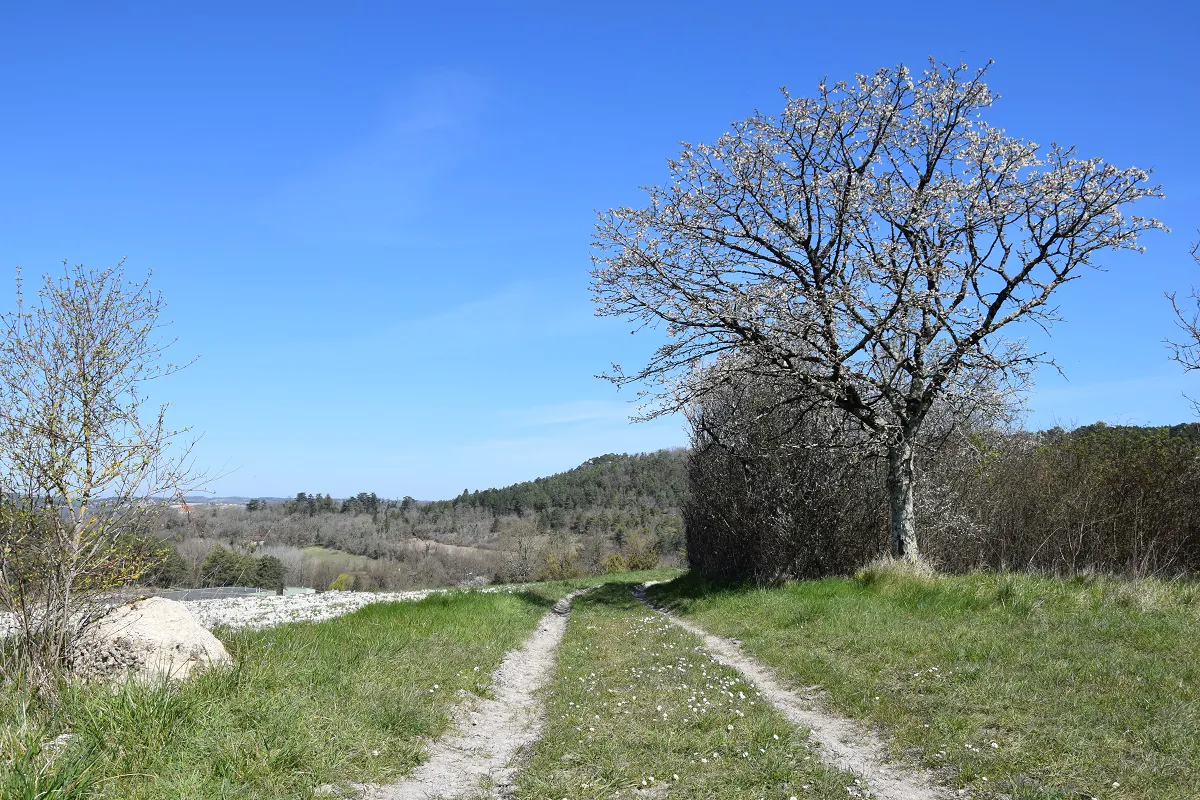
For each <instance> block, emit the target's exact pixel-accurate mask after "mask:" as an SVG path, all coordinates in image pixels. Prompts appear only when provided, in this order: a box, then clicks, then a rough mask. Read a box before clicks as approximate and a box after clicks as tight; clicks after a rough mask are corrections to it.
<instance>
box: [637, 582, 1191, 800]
mask: <svg viewBox="0 0 1200 800" xmlns="http://www.w3.org/2000/svg"><path fill="white" fill-rule="evenodd" d="M651 597H652V598H653V599H654V600H655V601H656V602H661V603H665V604H667V605H670V606H672V607H673V608H674V609H675V610H676V611H677V612H679V613H680V614H681V615H683V616H684V617H686V618H688V619H691V620H693V621H695V622H697V623H699V624H701V625H703V626H704V627H705V628H707V629H708V630H710V631H712V632H713V633H717V634H721V635H724V636H729V637H734V638H738V639H741V640H742V643H743V647H744V648H745V649H746V650H747V651H748V652H749V653H751V654H753V655H755V656H757V657H759V658H760V659H762V660H763V661H765V662H767V663H769V664H771V665H773V666H774V667H775V668H776V669H777V671H778V672H779V673H780V674H781V676H782V677H784V678H785V679H788V680H790V681H791V682H793V683H795V684H798V685H805V686H808V685H813V684H819V685H821V686H823V687H824V689H825V691H826V692H828V699H829V702H830V704H831V706H832V707H833V708H834V709H836V710H837V711H839V712H841V713H843V714H846V715H849V716H853V717H857V718H859V719H861V720H863V721H865V722H866V723H868V724H870V725H873V726H878V727H880V728H881V729H882V730H883V731H884V733H885V734H886V736H887V738H888V740H889V741H890V743H891V747H892V749H893V751H894V755H896V756H898V757H900V758H903V759H907V760H909V761H910V762H911V761H916V762H917V763H919V764H921V765H922V766H924V767H927V768H930V769H933V770H935V771H937V773H938V774H940V775H941V776H942V777H943V778H944V779H946V780H947V781H949V782H950V783H951V784H952V785H957V786H961V787H969V788H971V789H974V790H976V791H977V792H978V793H979V794H980V795H982V796H995V797H1010V798H1014V800H1032V799H1033V798H1038V799H1039V800H1046V799H1048V798H1064V799H1065V798H1080V797H1083V798H1090V797H1099V798H1146V799H1147V800H1148V799H1149V798H1155V799H1156V800H1185V798H1186V799H1187V800H1193V799H1194V798H1196V797H1200V690H1198V687H1200V586H1197V584H1195V583H1171V582H1161V581H1122V580H1117V579H1091V578H1078V579H1073V580H1060V579H1055V578H1047V577H1037V576H1030V575H1016V574H1006V573H1005V574H993V573H984V574H971V575H966V576H959V577H946V576H936V577H935V576H921V575H915V574H904V573H903V572H902V571H895V570H888V569H876V570H868V571H866V572H864V573H863V574H862V575H861V576H860V578H859V579H858V580H851V579H833V580H824V581H810V582H797V583H793V584H790V585H788V586H785V587H781V588H777V589H762V590H754V589H738V588H722V587H717V586H711V585H705V584H703V583H702V582H700V581H697V580H694V579H691V578H684V579H681V580H678V581H675V582H673V583H671V584H668V585H663V586H657V587H654V588H653V589H652V590H651ZM993 743H995V744H994V745H993ZM985 778H986V780H985Z"/></svg>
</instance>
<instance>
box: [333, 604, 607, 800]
mask: <svg viewBox="0 0 1200 800" xmlns="http://www.w3.org/2000/svg"><path fill="white" fill-rule="evenodd" d="M585 591H587V590H586V589H581V590H578V591H575V592H572V593H571V594H569V595H567V596H566V597H564V598H563V599H561V600H559V601H558V602H557V603H555V604H554V607H553V609H551V610H550V611H549V612H548V613H547V614H546V615H545V616H544V617H542V620H541V622H540V623H539V624H538V629H537V631H536V632H535V633H534V634H533V635H532V636H530V637H529V639H527V640H526V642H525V644H524V645H522V647H521V648H520V649H519V650H513V651H511V652H509V653H508V654H507V655H505V657H504V660H503V661H502V662H501V664H500V666H499V668H497V670H496V671H495V672H494V673H493V674H492V694H493V696H494V698H495V699H487V698H479V699H478V700H476V701H475V702H473V703H471V704H470V705H468V706H464V707H462V708H460V709H459V712H458V714H457V719H456V721H455V724H454V727H453V728H452V730H451V732H450V733H448V734H447V735H446V736H444V737H443V738H441V739H439V740H438V741H437V742H436V743H435V744H434V745H433V747H432V748H431V750H430V753H429V759H428V760H427V761H426V762H425V763H423V764H422V765H421V766H419V767H417V768H416V769H415V770H414V771H413V773H412V775H410V776H409V777H408V778H406V779H405V780H403V781H400V782H399V783H394V784H389V785H385V786H379V785H374V786H358V787H355V788H356V789H357V790H358V791H359V797H360V798H362V800H435V798H441V799H442V800H452V798H479V797H484V798H501V797H505V796H506V795H507V794H508V793H509V790H510V789H511V787H512V781H513V778H514V777H515V776H516V773H517V770H518V769H519V764H518V762H519V761H520V756H521V754H522V753H524V752H526V751H527V750H528V749H529V748H530V747H532V745H533V744H535V743H536V742H537V740H538V739H539V738H540V736H541V732H542V725H543V722H544V719H543V714H542V710H543V707H542V703H541V699H540V697H539V694H540V692H541V690H542V688H543V687H544V686H545V685H546V682H547V681H548V680H549V678H550V675H551V672H552V671H553V667H554V655H555V652H556V651H557V649H558V644H559V642H561V641H562V637H563V634H564V633H565V631H566V628H567V615H568V613H569V612H570V609H571V601H572V600H573V599H574V598H575V597H577V596H578V595H580V594H583V593H584V592H585Z"/></svg>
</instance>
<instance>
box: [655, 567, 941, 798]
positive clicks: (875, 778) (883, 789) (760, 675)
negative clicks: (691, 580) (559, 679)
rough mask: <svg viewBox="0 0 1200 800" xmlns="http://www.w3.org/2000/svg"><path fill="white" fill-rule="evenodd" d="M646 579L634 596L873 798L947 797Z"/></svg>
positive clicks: (873, 738)
mask: <svg viewBox="0 0 1200 800" xmlns="http://www.w3.org/2000/svg"><path fill="white" fill-rule="evenodd" d="M650 585H651V584H643V585H641V586H639V587H637V588H636V589H634V596H635V597H637V599H638V600H640V601H641V602H643V603H645V604H646V605H647V606H649V607H650V608H651V609H653V610H654V611H656V612H657V613H659V614H662V615H663V616H664V617H666V618H667V619H668V620H670V621H671V622H672V623H674V624H675V625H678V626H679V627H680V628H683V629H684V630H685V631H687V632H688V633H690V634H692V635H694V636H696V637H698V638H699V639H700V640H701V641H703V642H704V646H705V647H706V648H707V649H708V650H709V651H710V652H711V653H712V655H713V657H714V658H716V660H717V661H718V662H720V663H721V664H724V665H725V666H727V667H731V668H733V669H735V670H737V671H738V672H740V673H741V674H742V675H744V676H745V677H746V679H747V680H749V681H750V682H751V683H753V684H754V685H755V686H756V687H757V688H758V690H759V691H760V692H761V693H762V696H763V698H764V699H765V700H767V701H768V702H769V703H771V705H772V706H774V707H775V708H776V709H778V710H779V712H780V713H782V714H783V715H784V717H786V718H787V719H788V721H789V722H791V723H792V724H793V725H796V726H797V727H799V728H801V729H807V730H809V731H810V732H811V738H812V740H813V741H814V742H815V743H817V744H818V745H820V749H819V750H818V753H819V754H820V756H821V759H822V761H824V762H825V763H826V764H829V765H830V766H833V767H836V768H838V769H841V770H844V771H846V772H851V773H853V774H855V775H857V776H859V777H860V778H862V779H863V780H864V781H866V783H867V785H868V787H869V788H870V790H871V794H872V796H873V797H875V798H879V800H948V799H949V798H951V797H953V794H952V793H951V791H950V790H949V789H946V788H943V787H940V786H936V785H935V784H934V783H933V780H932V778H931V776H930V775H929V774H928V773H925V772H923V771H921V770H918V769H908V768H905V767H903V766H901V765H898V764H895V763H891V762H889V761H888V758H887V755H886V750H885V748H884V744H883V742H882V740H880V738H879V737H878V736H877V735H876V734H875V733H873V732H872V731H868V730H865V729H863V728H862V726H860V725H859V724H857V723H855V722H854V721H853V720H849V719H846V718H845V717H839V716H837V715H836V714H831V713H829V712H827V711H825V710H823V709H822V708H821V706H820V703H819V701H818V698H817V697H816V696H815V695H813V694H808V695H804V694H799V693H797V692H795V691H792V690H790V689H787V688H786V687H785V686H784V685H783V683H781V682H780V680H779V679H778V678H777V677H776V676H775V673H774V671H773V670H771V669H770V668H769V667H767V666H766V665H764V664H762V663H761V662H759V661H757V660H756V659H753V658H751V657H750V656H748V655H746V654H745V653H744V652H743V651H742V649H741V647H739V646H738V644H737V643H736V642H734V641H732V640H730V639H725V638H722V637H720V636H714V635H713V634H711V633H709V632H708V631H706V630H704V629H703V628H701V627H699V626H698V625H694V624H692V623H691V622H687V621H686V620H683V619H680V618H679V617H677V616H675V615H674V614H672V613H670V612H669V611H667V610H666V609H663V608H659V607H658V606H655V605H654V604H653V603H651V602H650V600H649V599H648V598H647V597H646V587H648V586H650Z"/></svg>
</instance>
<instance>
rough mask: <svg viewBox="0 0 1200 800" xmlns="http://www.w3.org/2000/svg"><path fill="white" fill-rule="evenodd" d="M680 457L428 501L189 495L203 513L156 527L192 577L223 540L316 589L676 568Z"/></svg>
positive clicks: (652, 457)
mask: <svg viewBox="0 0 1200 800" xmlns="http://www.w3.org/2000/svg"><path fill="white" fill-rule="evenodd" d="M686 463H687V451H686V450H682V449H676V450H660V451H658V452H656V453H639V454H633V455H627V454H609V455H603V456H597V457H596V458H591V459H588V460H587V461H585V462H584V463H583V464H581V465H579V466H578V467H576V468H574V469H571V470H568V471H566V472H561V473H559V474H557V475H550V476H548V477H545V478H538V479H536V480H532V481H525V482H522V483H517V484H513V485H512V486H505V487H501V488H496V489H486V490H483V491H475V492H463V493H462V494H461V495H459V496H458V497H456V498H454V499H452V500H435V501H432V502H421V501H416V500H414V499H413V498H411V497H404V498H401V499H388V498H383V497H379V496H378V495H376V494H375V493H373V492H360V493H359V494H357V495H355V496H354V497H349V498H345V499H344V500H338V499H335V498H333V497H331V496H330V495H329V494H323V493H320V492H297V493H296V496H295V497H294V498H289V499H287V500H283V501H271V500H268V501H263V500H262V499H261V498H252V499H248V500H247V499H245V498H195V499H193V498H190V497H189V499H188V503H189V504H190V505H191V504H195V505H200V504H201V502H202V500H206V501H207V502H206V503H203V505H204V509H203V511H198V510H196V511H193V512H191V513H184V512H183V511H172V512H170V513H167V514H164V516H163V517H162V519H161V520H160V529H159V531H158V533H159V535H160V537H162V538H164V539H167V540H169V541H171V542H173V543H175V544H176V545H177V547H178V550H179V552H180V554H181V556H182V561H183V563H184V565H185V570H184V573H185V574H186V575H188V576H191V579H192V580H199V575H200V572H201V569H200V567H201V563H202V562H203V560H204V559H205V558H206V557H207V556H208V554H209V553H210V552H211V551H212V549H213V548H214V547H215V546H216V545H218V544H219V545H221V546H223V547H226V548H230V549H232V550H234V551H238V552H243V553H251V552H253V553H259V554H267V555H272V556H275V557H277V558H280V559H282V561H283V562H284V565H285V567H286V569H287V572H288V575H289V576H290V577H289V578H288V580H290V581H292V582H293V583H295V584H300V585H305V586H313V587H316V588H324V587H325V586H327V585H329V584H330V583H331V582H332V581H333V580H334V578H336V577H337V576H338V574H339V573H340V572H343V571H347V572H353V580H354V581H355V583H354V585H356V586H360V587H362V588H385V589H396V588H410V587H412V586H437V585H445V584H447V583H454V582H456V581H458V580H467V579H473V578H474V577H476V576H479V575H485V576H495V577H500V578H503V579H511V580H525V579H528V578H530V577H536V576H547V575H549V576H557V577H569V576H571V575H573V574H579V573H584V572H597V571H603V570H604V569H605V568H606V565H607V563H608V562H607V561H606V559H608V558H609V557H610V556H612V557H615V556H617V555H620V556H621V557H622V558H626V559H630V561H629V563H634V562H635V561H637V560H639V559H640V560H645V559H647V558H650V560H651V562H653V561H654V560H655V559H658V558H661V559H662V560H663V561H664V562H665V563H678V561H679V556H680V553H681V551H682V548H683V518H682V514H681V511H680V508H681V505H682V503H683V498H684V495H685V493H686V490H687V470H686ZM241 500H245V502H238V501H241ZM316 548H323V549H324V551H325V553H326V554H325V556H321V557H318V555H317V554H316ZM329 552H333V554H334V555H336V556H337V558H336V559H335V558H333V557H331V556H329V555H328V553H329ZM354 558H362V559H365V561H364V562H363V563H358V562H355V561H353V559H354ZM338 559H341V560H340V561H339V560H338ZM347 559H350V560H347Z"/></svg>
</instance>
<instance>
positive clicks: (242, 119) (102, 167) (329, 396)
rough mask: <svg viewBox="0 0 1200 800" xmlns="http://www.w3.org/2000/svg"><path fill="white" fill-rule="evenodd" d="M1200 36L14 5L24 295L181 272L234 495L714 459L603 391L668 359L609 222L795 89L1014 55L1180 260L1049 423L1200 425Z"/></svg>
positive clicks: (999, 73) (1122, 263)
mask: <svg viewBox="0 0 1200 800" xmlns="http://www.w3.org/2000/svg"><path fill="white" fill-rule="evenodd" d="M1197 30H1200V13H1198V12H1197V10H1196V6H1195V5H1194V4H1192V3H1190V2H1177V3H1156V2H1143V3H1110V4H1105V3H1097V2H1087V3H1077V4H1074V3H1058V2H1052V3H1046V2H1037V3H1012V2H1005V3H999V2H996V3H992V2H982V3H967V2H959V3H944V4H912V3H894V2H886V3H872V2H860V3H854V4H844V3H840V4H839V3H822V4H812V3H802V2H778V3H756V2H737V3H729V2H725V3H699V2H687V3H683V2H679V3H673V4H669V3H653V2H636V3H616V2H610V3H570V2H554V3H546V4H542V5H534V4H523V3H479V4H465V3H428V4H416V3H411V4H401V3H356V2H340V3H323V4H317V3H303V2H301V3H297V2H288V3H265V2H254V3H245V2H239V3H224V2H207V3H193V4H188V7H187V8H184V7H183V4H178V3H143V4H130V3H103V4H100V3H74V4H66V3H24V4H19V5H18V4H6V7H5V9H4V10H3V11H0V63H2V69H0V90H2V97H0V114H2V115H3V125H2V126H0V144H2V147H0V167H2V171H0V174H2V176H3V188H4V191H3V192H2V193H0V276H2V275H3V274H4V273H6V272H7V271H8V270H10V269H11V268H12V267H15V266H16V265H18V264H19V265H21V266H23V267H24V269H25V270H26V272H27V274H30V273H32V274H36V273H40V272H44V271H47V270H50V269H54V268H55V267H56V266H57V265H58V264H59V262H60V261H62V260H63V259H67V260H69V261H72V262H76V263H79V262H82V263H86V264H89V265H97V266H99V265H105V264H111V263H113V262H115V261H116V260H117V259H118V258H120V257H121V256H128V258H129V261H128V268H129V269H130V270H131V271H132V272H134V273H138V272H143V273H144V272H145V271H146V270H148V269H153V270H154V283H155V285H156V286H157V287H158V288H160V289H161V290H162V291H163V292H164V293H165V295H166V297H167V300H168V302H169V303H170V309H169V313H170V317H171V318H172V319H173V320H174V321H175V324H174V328H173V330H174V333H175V334H176V335H177V336H178V337H179V340H180V344H179V350H178V355H180V356H183V355H187V354H195V355H199V356H200V360H199V361H198V362H197V363H196V364H195V365H194V366H193V367H191V368H190V369H189V370H187V371H186V372H185V373H183V374H181V375H179V376H177V377H176V378H174V379H172V380H171V381H170V382H169V384H168V383H164V384H162V385H161V386H160V387H159V388H158V391H159V392H160V393H161V396H162V397H163V398H165V399H169V400H171V402H172V403H173V410H172V419H173V420H174V421H175V422H177V423H179V424H189V425H192V426H193V427H194V428H195V430H196V431H198V432H201V433H203V439H202V440H201V443H200V446H199V450H198V455H199V460H200V462H201V464H202V465H203V466H206V467H208V468H210V469H211V470H213V471H215V472H226V473H228V474H227V476H226V477H224V478H222V479H220V480H218V481H216V482H215V483H214V484H213V486H212V488H213V489H214V490H216V491H217V492H218V493H220V494H244V495H285V494H293V493H295V492H296V491H298V490H305V491H310V492H314V491H315V492H330V493H332V494H334V495H335V496H337V495H345V494H348V493H353V492H358V491H376V492H379V493H380V494H384V495H388V496H400V495H404V494H410V495H413V496H416V497H421V498H436V497H446V496H451V495H453V494H456V493H457V492H458V491H460V490H461V489H462V488H464V487H470V488H472V489H474V488H484V487H487V486H492V485H502V484H506V483H509V482H512V481H515V480H523V479H527V478H532V477H535V476H538V475H542V474H547V473H551V472H556V471H560V470H563V469H566V468H569V467H571V466H574V465H575V464H577V463H579V462H580V461H582V460H584V459H586V458H588V457H590V456H593V455H598V454H600V453H605V452H613V451H618V452H619V451H641V450H652V449H656V448H659V447H664V446H670V445H682V444H684V443H685V442H686V434H685V431H684V427H683V424H682V422H681V421H680V420H677V419H676V420H663V421H659V422H656V423H653V424H641V425H631V424H629V423H628V422H627V421H626V417H627V414H628V412H629V410H630V409H629V407H628V406H627V404H626V401H627V399H628V395H627V393H622V394H620V395H618V394H617V393H616V392H615V390H614V389H613V388H612V387H611V386H610V385H609V384H607V383H604V382H602V381H599V380H596V379H595V378H594V377H593V376H594V375H595V374H596V373H597V372H600V371H602V370H603V369H605V368H606V366H607V365H608V363H609V362H610V361H614V360H615V361H620V362H622V363H626V364H634V363H639V362H640V361H641V360H643V359H644V358H645V356H646V355H647V354H648V352H649V351H650V349H651V348H652V346H653V343H654V340H653V338H651V337H648V336H640V335H639V336H630V335H629V333H628V327H627V326H625V325H622V324H621V323H619V322H618V321H615V320H610V319H596V318H594V317H593V316H592V309H591V306H590V301H589V298H588V291H587V284H588V278H587V268H588V242H589V238H590V234H591V230H592V226H593V221H594V211H595V210H596V209H602V208H607V207H610V206H614V205H619V204H625V203H637V202H639V201H640V196H639V192H638V190H637V187H638V186H640V185H644V184H649V183H654V182H658V181H660V180H662V179H663V178H664V176H665V165H664V161H665V159H666V158H668V157H670V156H672V155H674V154H676V153H677V151H678V144H677V143H678V142H679V141H681V140H692V141H706V140H712V139H714V138H716V137H717V136H719V135H720V134H721V133H722V132H723V131H725V130H726V129H727V128H728V125H729V123H730V122H731V121H732V120H735V119H740V118H742V117H745V116H746V115H748V114H749V113H751V112H752V111H753V110H754V109H755V108H760V109H762V110H764V111H774V110H777V109H778V108H779V107H780V105H781V103H780V99H779V94H778V87H779V86H781V85H783V84H787V85H788V86H789V87H790V88H791V89H792V90H793V91H794V92H802V91H807V90H809V89H810V88H811V87H813V86H814V85H815V84H816V82H817V81H818V79H820V78H821V77H822V76H824V75H828V76H830V77H831V78H834V79H841V78H848V77H850V76H851V75H853V74H854V73H855V72H864V71H871V70H874V69H875V68H877V67H880V66H885V65H894V64H896V63H898V62H905V63H908V64H912V65H919V64H921V63H922V62H923V61H924V60H925V58H926V57H927V56H928V55H930V54H932V55H934V56H936V57H938V58H941V59H945V60H957V59H960V58H961V59H965V60H967V61H968V62H969V63H971V64H981V63H983V62H985V61H986V60H987V59H989V58H991V59H995V61H996V65H995V66H994V67H993V69H992V72H991V76H990V84H991V85H992V87H993V88H994V89H996V90H997V91H999V92H1000V93H1001V95H1002V99H1001V100H1000V102H999V104H998V105H997V106H996V107H995V109H994V112H995V113H994V114H993V115H992V116H991V119H992V121H993V122H995V123H998V124H1002V125H1004V126H1006V127H1007V128H1008V129H1009V130H1010V132H1012V133H1013V134H1015V135H1018V136H1022V137H1026V138H1031V139H1034V140H1036V141H1042V142H1049V141H1051V140H1057V141H1060V142H1064V143H1073V144H1076V145H1077V146H1078V147H1079V149H1080V151H1081V153H1083V154H1085V155H1089V156H1090V155H1098V156H1101V157H1103V158H1105V159H1107V160H1110V161H1112V162H1114V163H1116V164H1118V165H1121V166H1126V165H1131V164H1132V165H1138V166H1144V167H1151V168H1153V169H1155V171H1156V179H1157V180H1159V181H1161V182H1162V183H1163V184H1164V185H1165V188H1166V192H1167V199H1166V200H1165V201H1162V202H1159V203H1156V204H1153V207H1151V203H1147V204H1146V205H1145V206H1144V207H1143V208H1141V209H1140V210H1141V211H1142V212H1152V213H1154V214H1155V215H1157V216H1159V217H1160V218H1162V219H1164V220H1165V221H1166V222H1167V223H1168V224H1169V225H1171V226H1172V228H1174V230H1175V232H1174V233H1173V234H1171V235H1158V236H1151V237H1147V239H1146V241H1145V244H1146V245H1147V247H1148V253H1147V254H1146V255H1144V256H1133V255H1123V256H1121V257H1119V258H1113V259H1111V260H1110V264H1109V266H1110V270H1109V271H1108V272H1106V273H1096V274H1088V275H1086V276H1085V277H1084V279H1082V280H1080V281H1078V282H1076V283H1074V284H1072V285H1071V286H1069V287H1067V289H1066V291H1065V292H1064V293H1063V294H1062V296H1061V309H1062V312H1063V314H1064V315H1065V316H1066V318H1067V321H1066V322H1065V323H1063V324H1061V325H1059V326H1058V327H1057V328H1055V329H1054V334H1053V337H1052V338H1051V339H1050V340H1049V342H1048V344H1047V346H1048V347H1049V348H1050V349H1051V350H1052V351H1053V353H1054V354H1055V355H1056V356H1057V357H1058V359H1059V362H1060V363H1061V365H1062V367H1063V369H1064V370H1065V372H1066V374H1067V377H1068V378H1069V380H1063V379H1062V378H1060V377H1058V376H1056V375H1054V374H1044V375H1043V376H1042V377H1041V380H1040V382H1039V385H1038V388H1037V391H1036V393H1035V394H1034V396H1033V397H1032V398H1031V401H1030V405H1031V409H1032V415H1031V420H1030V424H1032V425H1036V426H1044V425H1048V424H1053V423H1055V422H1061V423H1064V424H1070V423H1087V422H1092V421H1095V420H1097V419H1103V420H1108V421H1115V422H1135V423H1170V422H1177V421H1182V420H1187V419H1190V418H1192V416H1193V414H1192V411H1191V408H1190V406H1189V405H1188V403H1187V401H1186V400H1184V399H1183V397H1182V394H1183V392H1184V391H1190V392H1191V393H1193V394H1196V395H1200V376H1194V377H1189V376H1184V375H1182V374H1181V371H1180V369H1179V368H1178V367H1177V366H1175V365H1174V364H1173V363H1171V362H1169V361H1168V360H1167V358H1166V351H1165V350H1164V348H1163V345H1162V340H1163V338H1164V337H1165V336H1167V335H1168V334H1169V333H1170V331H1171V323H1170V319H1169V315H1168V311H1167V307H1166V305H1165V301H1164V300H1163V297H1162V293H1163V291H1164V290H1167V289H1186V288H1187V287H1188V285H1189V284H1190V283H1192V282H1196V283H1200V275H1198V274H1197V272H1198V270H1197V269H1196V268H1195V267H1194V266H1193V265H1192V264H1191V261H1190V259H1189V258H1188V257H1187V251H1188V245H1189V243H1190V242H1191V241H1194V240H1195V238H1196V236H1197V234H1196V233H1195V230H1196V228H1198V227H1200V180H1198V178H1200V166H1198V164H1200V158H1198V157H1197V153H1196V148H1197V145H1196V142H1197V133H1196V132H1197V129H1198V128H1200V88H1198V87H1200V67H1198V66H1197V64H1198V62H1197V60H1196V56H1197V52H1196V40H1195V35H1196V31H1197ZM5 282H6V283H7V279H5ZM2 285H3V284H0V286H2ZM10 294H11V292H9V291H7V290H4V291H3V293H2V294H0V297H2V298H3V300H2V302H3V303H4V304H7V303H9V302H10V299H9V297H10Z"/></svg>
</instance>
